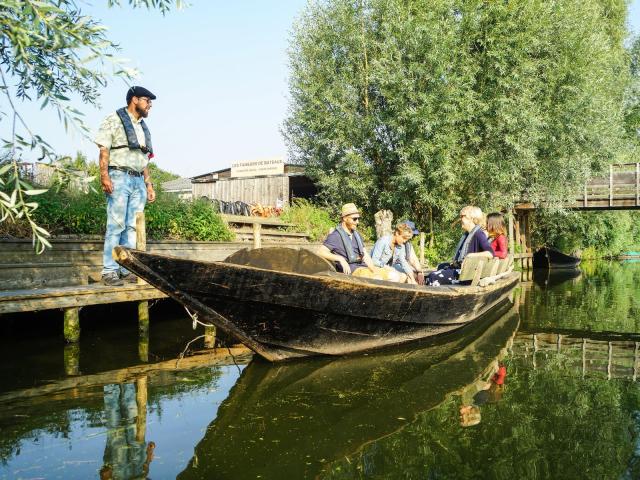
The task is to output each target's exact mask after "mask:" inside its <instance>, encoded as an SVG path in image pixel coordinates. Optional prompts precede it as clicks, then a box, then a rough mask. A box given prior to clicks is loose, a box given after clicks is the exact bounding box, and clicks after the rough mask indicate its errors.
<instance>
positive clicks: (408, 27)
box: [284, 0, 629, 238]
mask: <svg viewBox="0 0 640 480" xmlns="http://www.w3.org/2000/svg"><path fill="white" fill-rule="evenodd" d="M625 14H626V3H625V2H624V1H622V0H613V1H603V0H587V1H584V0H568V1H564V2H548V1H544V0H535V1H524V0H519V1H515V2H484V1H479V0H463V1H454V0H436V1H433V0H428V1H427V0H416V1H413V2H405V1H401V0H359V1H355V0H327V1H322V2H320V1H316V2H311V3H310V5H309V6H308V8H307V9H306V11H305V12H304V13H303V15H302V16H301V17H300V19H299V20H298V22H297V24H296V25H295V28H294V32H293V35H292V40H291V46H290V63H291V80H290V95H291V98H292V104H291V110H290V115H289V117H288V118H287V120H286V122H285V125H284V133H285V136H286V139H287V141H288V144H289V146H290V151H291V154H292V157H293V158H294V159H295V160H296V161H297V162H299V163H301V164H304V165H305V167H306V171H307V173H308V174H309V175H310V176H312V177H313V178H314V179H315V180H316V181H317V183H318V185H319V186H320V187H321V189H322V194H323V196H324V199H325V200H327V201H329V202H330V203H331V204H332V205H336V206H337V205H339V204H341V203H344V202H347V201H353V202H355V203H357V204H358V205H359V206H361V207H362V208H363V209H364V210H365V211H366V212H375V211H377V210H378V209H380V208H388V209H390V210H392V211H393V212H394V213H395V214H396V215H399V216H405V215H411V216H412V218H414V219H415V220H416V221H417V223H418V225H419V227H420V228H421V229H422V230H425V227H426V226H427V225H430V220H431V219H433V221H434V222H435V223H436V226H438V227H439V226H442V223H443V222H450V221H451V220H452V219H453V218H455V216H456V214H457V210H458V209H459V208H460V207H462V206H463V205H464V204H467V203H471V204H478V205H479V206H481V207H483V209H487V210H488V209H489V208H495V207H497V206H505V207H509V206H511V205H513V204H514V203H515V202H517V201H518V200H520V199H521V198H526V199H527V200H530V201H533V202H539V201H541V200H545V201H547V202H549V204H550V205H552V206H558V205H559V204H560V203H561V201H562V200H564V199H565V198H567V197H568V196H570V195H571V194H573V193H574V192H575V190H576V189H577V188H579V186H580V185H581V184H582V182H583V181H584V180H585V179H586V178H587V177H588V176H589V175H591V174H594V173H598V172H600V170H601V169H602V168H603V166H604V165H606V164H607V163H609V162H611V161H616V160H620V159H622V158H625V157H624V155H626V154H628V144H627V139H626V138H625V129H624V126H623V107H622V106H623V97H624V94H625V89H626V88H627V85H628V79H629V77H628V64H627V62H628V57H627V54H626V51H625V49H624V45H623V41H624V39H625V35H626V30H625ZM456 238H457V236H456Z"/></svg>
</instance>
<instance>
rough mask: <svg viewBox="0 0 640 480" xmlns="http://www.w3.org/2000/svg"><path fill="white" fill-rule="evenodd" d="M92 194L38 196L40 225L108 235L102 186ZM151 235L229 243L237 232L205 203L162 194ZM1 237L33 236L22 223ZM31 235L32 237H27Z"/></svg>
mask: <svg viewBox="0 0 640 480" xmlns="http://www.w3.org/2000/svg"><path fill="white" fill-rule="evenodd" d="M94 188H95V191H90V192H88V193H80V192H70V191H58V192H56V191H55V190H54V189H51V190H49V191H48V192H46V193H44V194H42V195H40V196H39V197H38V201H39V206H38V208H37V210H36V211H35V213H34V216H35V220H36V222H37V223H38V225H41V226H42V227H43V228H45V229H46V230H48V231H49V232H50V233H51V234H52V235H100V236H102V235H104V232H105V229H106V222H107V215H106V200H105V196H104V194H103V193H102V192H101V191H100V187H99V184H98V183H95V184H94ZM145 215H146V226H147V236H148V238H150V239H155V240H162V239H173V240H201V241H229V240H232V239H233V233H232V232H231V231H230V230H229V229H228V227H227V225H226V224H225V223H224V221H223V220H222V218H221V217H220V216H219V215H218V214H217V213H216V212H215V211H214V210H213V208H212V207H211V205H210V204H208V203H207V202H205V201H196V202H193V203H192V202H186V201H184V200H180V199H179V198H177V197H174V196H173V195H170V194H166V193H164V192H162V191H159V192H158V196H157V198H156V201H155V202H154V203H148V204H147V206H146V208H145ZM2 226H3V227H6V228H3V229H2V231H0V234H4V235H11V236H14V237H22V236H30V231H29V232H27V230H26V229H24V228H21V225H20V223H19V222H18V223H16V224H11V222H3V223H2ZM26 233H28V235H27V234H26Z"/></svg>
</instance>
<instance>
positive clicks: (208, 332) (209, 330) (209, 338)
mask: <svg viewBox="0 0 640 480" xmlns="http://www.w3.org/2000/svg"><path fill="white" fill-rule="evenodd" d="M215 346H216V327H215V325H211V326H210V327H208V326H207V327H204V348H213V347H215Z"/></svg>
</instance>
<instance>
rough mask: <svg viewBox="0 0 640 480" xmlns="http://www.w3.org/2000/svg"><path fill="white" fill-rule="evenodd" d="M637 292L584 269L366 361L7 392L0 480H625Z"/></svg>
mask: <svg viewBox="0 0 640 480" xmlns="http://www.w3.org/2000/svg"><path fill="white" fill-rule="evenodd" d="M638 285H640V264H638V263H636V264H631V265H621V264H618V263H611V264H593V265H590V264H586V265H583V266H582V271H581V273H576V272H573V273H572V274H571V275H565V276H547V277H545V278H544V279H542V280H541V279H540V278H534V282H530V283H527V284H524V285H523V286H522V287H521V292H520V294H519V296H518V297H517V298H516V299H515V300H516V301H515V303H514V305H504V306H503V309H502V310H501V311H498V312H495V313H494V314H493V315H490V316H487V317H486V318H485V319H483V321H482V322H480V323H478V324H477V325H475V326H474V327H473V328H470V329H467V330H464V331H463V332H460V333H459V334H456V335H452V336H449V337H446V338H444V339H439V340H437V341H431V342H425V343H422V344H412V345H410V346H407V347H404V348H397V349H390V350H386V351H382V352H378V353H375V354H369V355H365V356H362V355H361V356H354V357H346V358H337V359H308V360H305V361H296V362H292V363H286V364H278V365H272V364H267V363H265V362H261V361H255V360H254V361H252V362H251V363H250V364H249V365H248V366H247V365H246V363H247V362H248V358H246V357H245V358H244V360H243V359H238V358H237V359H236V360H237V361H238V363H239V365H234V364H232V363H231V364H227V365H218V366H208V367H202V366H201V365H202V364H201V363H200V364H199V363H198V361H197V360H196V359H193V360H189V359H185V360H186V361H190V362H191V363H182V364H181V365H179V366H178V367H177V368H176V365H175V362H172V363H171V365H169V364H168V363H167V362H165V363H158V364H149V365H142V364H140V365H133V366H131V365H130V366H127V367H125V368H121V369H119V370H112V371H110V372H106V373H104V372H96V373H94V374H93V375H81V376H76V377H70V378H68V379H64V380H60V379H58V380H56V381H54V382H44V381H42V380H39V381H38V382H37V383H38V384H37V385H36V386H35V387H34V388H24V387H22V385H24V384H27V383H28V378H22V379H21V380H20V381H19V382H17V384H16V385H19V386H18V387H16V386H14V387H12V388H5V393H4V394H2V395H0V430H1V431H2V435H1V436H0V459H1V460H2V463H1V464H0V478H65V479H74V478H79V479H80V478H81V479H86V478H96V479H97V478H100V476H101V475H102V478H114V479H117V478H145V477H149V478H156V479H159V478H180V479H210V478H223V479H224V478H228V479H237V478H274V479H275V478H277V479H279V478H287V477H288V478H331V479H353V478H438V479H440V478H451V479H454V478H455V479H460V478H523V479H546V478H576V479H578V478H580V479H582V478H593V479H600V478H624V479H626V478H629V479H632V478H640V456H639V454H638V452H640V443H639V442H638V432H639V429H640V413H639V412H640V389H639V388H638V385H637V383H636V381H637V377H638V375H639V374H640V335H639V334H638V332H640V330H639V328H638V322H639V321H640V296H639V295H638ZM152 332H153V326H152ZM113 348H114V349H115V348H116V347H115V346H114V347H113ZM170 349H171V348H169V350H170ZM173 349H174V351H179V350H180V349H179V348H175V347H173ZM150 350H151V351H152V352H153V351H154V346H153V341H152V342H151V347H150ZM223 353H224V352H223ZM82 358H87V357H86V356H85V357H82ZM210 361H211V359H210V358H209V359H208V360H205V362H210ZM499 362H502V363H503V364H504V369H505V376H504V378H503V382H502V384H500V385H498V384H497V382H495V381H494V382H491V381H490V380H491V378H492V374H493V373H494V372H495V371H496V369H497V368H498V363H499ZM34 363H35V362H34ZM162 365H164V366H162ZM199 365H200V366H199ZM91 368H92V367H91V366H88V365H86V364H85V366H84V367H83V368H82V370H87V369H88V370H91ZM65 382H66V383H65ZM69 382H71V383H69ZM41 384H42V385H41ZM6 390H11V391H6ZM466 407H472V408H471V409H470V410H466V409H465V408H466ZM463 411H464V412H466V411H470V412H471V413H472V417H473V418H471V419H469V417H468V416H467V417H466V418H463V417H465V415H466V414H463V415H462V416H461V413H463Z"/></svg>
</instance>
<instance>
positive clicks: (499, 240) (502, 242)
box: [491, 235, 509, 258]
mask: <svg viewBox="0 0 640 480" xmlns="http://www.w3.org/2000/svg"><path fill="white" fill-rule="evenodd" d="M491 248H493V252H494V254H495V256H496V257H498V258H507V254H508V253H509V250H508V248H507V237H505V236H504V235H498V236H497V237H496V238H494V239H493V241H492V242H491Z"/></svg>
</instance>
